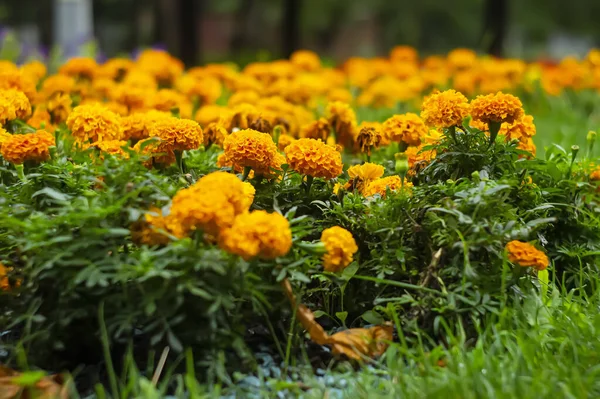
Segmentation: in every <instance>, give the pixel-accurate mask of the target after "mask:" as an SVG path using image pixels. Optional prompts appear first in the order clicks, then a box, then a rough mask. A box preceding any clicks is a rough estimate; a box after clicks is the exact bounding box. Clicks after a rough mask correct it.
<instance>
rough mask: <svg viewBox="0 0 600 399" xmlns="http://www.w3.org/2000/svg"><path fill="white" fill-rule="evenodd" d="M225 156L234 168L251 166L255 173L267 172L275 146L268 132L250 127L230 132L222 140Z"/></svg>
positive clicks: (269, 170)
mask: <svg viewBox="0 0 600 399" xmlns="http://www.w3.org/2000/svg"><path fill="white" fill-rule="evenodd" d="M223 149H224V150H225V157H226V158H227V159H228V160H229V161H230V162H231V163H232V165H233V166H234V168H235V169H238V168H241V169H244V168H247V167H248V168H251V169H252V170H253V171H254V172H255V173H257V174H267V175H268V174H269V173H270V172H271V165H272V163H273V159H274V158H275V155H276V154H277V146H276V145H275V142H274V141H273V138H272V137H271V135H270V134H267V133H261V132H258V131H256V130H252V129H245V130H239V131H237V132H233V133H231V134H230V135H229V136H227V137H226V138H225V140H224V141H223Z"/></svg>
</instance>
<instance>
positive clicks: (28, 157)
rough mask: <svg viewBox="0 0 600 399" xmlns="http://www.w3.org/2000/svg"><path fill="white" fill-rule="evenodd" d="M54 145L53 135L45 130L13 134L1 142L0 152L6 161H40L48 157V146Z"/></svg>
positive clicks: (18, 162) (15, 162) (17, 162)
mask: <svg viewBox="0 0 600 399" xmlns="http://www.w3.org/2000/svg"><path fill="white" fill-rule="evenodd" d="M54 145H56V143H55V141H54V135H52V134H50V133H48V132H47V131H45V130H38V131H37V132H35V133H27V134H13V135H10V137H7V138H6V139H4V141H3V142H2V148H0V154H2V157H3V158H4V159H6V160H7V161H8V162H12V163H14V164H17V165H20V164H22V163H23V162H25V161H33V162H42V161H46V160H48V159H49V158H50V147H52V146H54Z"/></svg>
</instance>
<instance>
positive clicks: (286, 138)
mask: <svg viewBox="0 0 600 399" xmlns="http://www.w3.org/2000/svg"><path fill="white" fill-rule="evenodd" d="M294 141H296V139H295V138H294V136H290V135H289V134H285V133H284V134H282V135H281V136H279V142H278V143H277V148H279V150H280V151H284V150H285V148H286V147H287V146H288V145H290V144H292V143H293V142H294Z"/></svg>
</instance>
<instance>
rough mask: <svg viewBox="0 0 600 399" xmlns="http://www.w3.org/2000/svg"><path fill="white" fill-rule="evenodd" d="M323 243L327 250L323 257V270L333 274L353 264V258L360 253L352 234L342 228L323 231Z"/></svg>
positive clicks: (335, 227)
mask: <svg viewBox="0 0 600 399" xmlns="http://www.w3.org/2000/svg"><path fill="white" fill-rule="evenodd" d="M321 242H322V243H323V244H324V245H325V249H326V250H327V253H326V254H325V255H323V268H324V269H325V271H328V272H331V273H337V272H339V271H341V270H343V269H345V268H346V267H347V266H348V265H349V264H350V263H352V256H353V255H354V254H355V253H356V252H357V251H358V246H357V245H356V241H354V237H352V233H350V232H349V231H348V230H346V229H344V228H343V227H340V226H333V227H330V228H328V229H325V230H323V233H321Z"/></svg>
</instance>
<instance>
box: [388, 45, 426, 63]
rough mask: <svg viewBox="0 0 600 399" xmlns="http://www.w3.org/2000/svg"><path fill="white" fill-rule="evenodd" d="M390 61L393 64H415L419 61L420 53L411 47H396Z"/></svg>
mask: <svg viewBox="0 0 600 399" xmlns="http://www.w3.org/2000/svg"><path fill="white" fill-rule="evenodd" d="M390 60H392V61H393V62H405V63H415V62H417V61H419V53H418V52H417V50H416V49H415V48H414V47H411V46H406V45H401V46H396V47H394V48H393V49H392V50H391V51H390Z"/></svg>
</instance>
